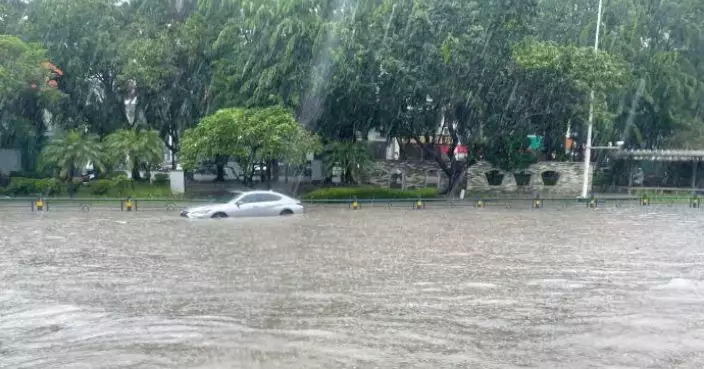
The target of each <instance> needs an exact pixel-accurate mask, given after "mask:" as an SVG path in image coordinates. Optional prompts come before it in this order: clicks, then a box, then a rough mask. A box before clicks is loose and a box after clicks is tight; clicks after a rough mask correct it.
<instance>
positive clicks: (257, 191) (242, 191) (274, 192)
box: [229, 190, 290, 197]
mask: <svg viewBox="0 0 704 369" xmlns="http://www.w3.org/2000/svg"><path fill="white" fill-rule="evenodd" d="M229 192H230V193H239V194H242V195H250V194H258V193H271V194H274V195H279V196H284V197H290V196H288V195H286V194H283V193H281V192H276V191H273V190H229Z"/></svg>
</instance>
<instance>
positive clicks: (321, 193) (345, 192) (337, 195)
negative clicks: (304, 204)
mask: <svg viewBox="0 0 704 369" xmlns="http://www.w3.org/2000/svg"><path fill="white" fill-rule="evenodd" d="M437 196H438V192H437V190H436V189H434V188H421V189H417V190H401V189H394V188H380V187H331V188H321V189H318V190H314V191H311V192H309V193H307V194H305V195H304V196H303V198H304V199H306V200H344V199H351V198H355V197H356V198H358V199H379V200H385V199H416V198H418V197H421V198H433V197H437Z"/></svg>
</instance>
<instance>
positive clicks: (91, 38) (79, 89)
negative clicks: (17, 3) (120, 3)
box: [27, 0, 127, 137]
mask: <svg viewBox="0 0 704 369" xmlns="http://www.w3.org/2000/svg"><path fill="white" fill-rule="evenodd" d="M27 17H28V19H27V24H28V27H27V28H28V30H27V38H28V39H30V40H32V41H36V42H41V43H42V44H44V46H45V47H46V48H47V50H48V56H49V58H50V59H51V60H52V61H53V62H54V63H55V64H56V65H60V66H61V68H62V69H63V70H64V72H65V76H64V77H63V78H62V80H61V81H60V83H59V88H60V89H61V91H62V92H64V93H66V94H67V95H69V96H70V98H69V99H64V100H62V101H61V103H60V104H58V106H57V108H56V109H55V111H54V116H53V121H54V123H55V124H58V125H60V126H61V127H62V128H64V129H67V130H70V129H76V128H79V127H87V128H88V129H89V131H91V132H93V133H96V134H98V135H99V136H101V137H102V136H105V135H107V134H108V133H110V132H112V131H114V130H115V129H118V128H122V127H123V126H124V125H125V124H126V123H127V120H126V117H125V109H124V101H123V98H122V96H121V93H120V88H121V86H119V85H118V80H117V77H118V74H119V68H120V67H119V59H118V57H117V50H118V49H119V46H120V43H119V37H120V34H121V30H122V28H123V26H124V24H125V18H124V16H123V14H121V12H120V9H119V8H118V7H117V6H116V5H115V2H114V1H112V0H37V1H32V2H30V3H29V4H28V9H27Z"/></svg>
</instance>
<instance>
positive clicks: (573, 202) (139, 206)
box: [0, 195, 704, 212]
mask: <svg viewBox="0 0 704 369" xmlns="http://www.w3.org/2000/svg"><path fill="white" fill-rule="evenodd" d="M213 201H214V200H213V199H169V198H162V199H154V198H150V199H147V198H145V199H140V198H122V199H121V198H50V197H46V198H43V197H14V198H11V197H5V198H0V212H2V211H3V210H7V209H15V210H21V209H26V210H27V211H58V210H78V211H82V212H90V211H91V210H94V209H100V210H113V211H177V210H180V209H182V208H185V207H189V206H193V205H196V204H207V203H213ZM301 202H302V203H303V204H305V205H309V206H321V207H340V208H351V209H362V208H377V207H380V208H414V209H427V208H455V207H458V208H459V207H473V208H515V209H520V208H531V209H543V208H546V209H550V208H552V209H565V208H568V207H570V208H571V207H575V206H582V207H586V208H622V207H648V206H666V207H674V206H678V207H688V208H701V207H702V205H703V204H704V197H700V196H667V195H663V196H630V195H623V196H606V197H600V196H595V197H592V198H589V199H581V198H574V197H544V198H543V197H527V196H526V197H507V196H493V197H492V196H476V197H473V198H466V199H458V198H448V197H438V198H419V197H416V198H353V197H351V198H346V199H302V200H301Z"/></svg>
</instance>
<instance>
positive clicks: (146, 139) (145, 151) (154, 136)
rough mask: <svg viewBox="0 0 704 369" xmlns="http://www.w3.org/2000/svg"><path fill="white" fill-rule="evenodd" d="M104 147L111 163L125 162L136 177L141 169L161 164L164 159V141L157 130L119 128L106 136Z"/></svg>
mask: <svg viewBox="0 0 704 369" xmlns="http://www.w3.org/2000/svg"><path fill="white" fill-rule="evenodd" d="M104 147H105V151H106V152H107V153H109V157H110V160H111V164H112V165H119V164H124V165H125V166H127V167H128V168H129V169H130V170H131V171H132V173H133V174H132V175H133V177H134V178H135V179H138V175H139V169H142V168H147V167H148V166H149V165H150V164H159V163H161V161H162V160H163V159H164V143H163V141H162V140H161V138H160V137H159V132H157V131H155V130H148V131H145V130H137V129H134V128H133V129H120V130H117V131H115V132H113V133H111V134H110V135H108V136H107V137H106V138H105V145H104ZM135 176H136V177H135Z"/></svg>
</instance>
